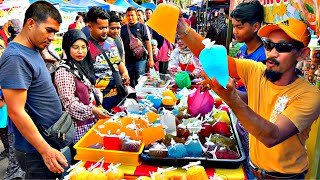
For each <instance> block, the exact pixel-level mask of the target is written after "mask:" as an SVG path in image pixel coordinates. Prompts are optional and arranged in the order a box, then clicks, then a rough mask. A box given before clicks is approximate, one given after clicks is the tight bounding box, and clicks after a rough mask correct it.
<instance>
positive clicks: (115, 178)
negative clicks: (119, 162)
mask: <svg viewBox="0 0 320 180" xmlns="http://www.w3.org/2000/svg"><path fill="white" fill-rule="evenodd" d="M123 178H124V172H123V171H122V170H121V169H118V168H115V169H113V170H111V171H110V172H108V173H107V179H108V180H120V179H123Z"/></svg>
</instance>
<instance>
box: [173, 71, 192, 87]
mask: <svg viewBox="0 0 320 180" xmlns="http://www.w3.org/2000/svg"><path fill="white" fill-rule="evenodd" d="M175 81H176V84H177V86H178V87H179V88H181V89H182V88H184V87H186V88H190V86H191V80H190V77H189V74H188V73H187V72H186V71H182V72H181V73H177V74H175Z"/></svg>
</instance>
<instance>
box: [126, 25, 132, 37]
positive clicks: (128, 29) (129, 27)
mask: <svg viewBox="0 0 320 180" xmlns="http://www.w3.org/2000/svg"><path fill="white" fill-rule="evenodd" d="M127 29H128V33H129V36H130V35H133V34H132V33H131V31H130V27H129V25H128V24H127Z"/></svg>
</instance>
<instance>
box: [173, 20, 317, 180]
mask: <svg viewBox="0 0 320 180" xmlns="http://www.w3.org/2000/svg"><path fill="white" fill-rule="evenodd" d="M177 31H178V34H181V35H182V37H183V38H182V40H184V41H185V42H186V43H187V44H188V46H189V47H190V49H191V50H192V51H193V53H194V54H195V55H199V53H200V51H201V50H202V49H203V47H204V46H203V45H202V44H201V40H202V39H203V38H202V37H201V36H200V35H199V34H197V33H196V32H195V31H194V30H192V29H190V27H188V26H186V24H185V23H183V19H182V18H180V19H179V23H178V28H177ZM258 35H259V36H261V37H264V38H265V39H264V46H265V50H266V56H267V61H266V65H264V64H262V63H257V62H255V61H252V60H238V59H233V58H231V57H228V68H229V75H230V76H231V77H233V78H234V79H237V80H242V82H244V84H245V86H246V88H247V93H248V104H246V103H244V101H242V99H241V98H240V96H239V95H238V94H237V91H236V89H235V85H234V81H233V80H232V79H230V80H229V83H228V85H227V88H226V89H225V88H223V87H222V86H221V85H219V83H218V82H217V80H216V79H214V78H213V79H212V80H209V79H208V77H207V76H206V75H205V77H206V80H205V81H204V83H207V84H209V85H210V87H211V88H212V89H213V90H214V91H215V92H216V93H217V95H219V96H220V97H221V98H222V99H223V100H224V102H226V103H227V104H228V105H229V106H230V108H231V109H232V110H233V112H234V113H235V115H236V116H237V118H238V120H239V121H240V122H241V123H242V125H243V126H244V127H245V128H246V129H247V130H248V132H249V150H250V160H251V161H250V165H251V170H252V172H253V174H254V175H255V176H256V177H257V178H259V179H278V178H286V179H304V177H305V174H306V172H307V170H308V166H309V162H308V156H307V152H306V148H305V142H306V139H307V138H308V134H309V132H310V128H311V125H312V123H313V122H314V121H315V120H316V119H317V118H318V117H319V114H320V91H319V90H318V89H316V88H315V87H314V86H312V85H310V84H309V83H308V82H306V81H304V80H303V79H302V78H299V77H298V75H297V74H296V72H295V67H296V64H297V62H298V61H301V60H303V59H304V58H305V57H307V56H308V55H309V53H310V49H309V48H308V47H307V46H308V44H309V41H310V37H311V36H310V33H309V31H308V30H307V26H306V25H305V24H304V23H303V22H301V21H299V20H296V19H293V18H289V19H285V20H283V21H281V22H278V23H276V24H269V25H265V26H263V27H262V28H261V29H260V30H259V32H258ZM214 60H215V61H217V60H218V59H213V60H212V61H214Z"/></svg>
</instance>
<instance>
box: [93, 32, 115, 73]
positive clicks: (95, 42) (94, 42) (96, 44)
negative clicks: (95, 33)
mask: <svg viewBox="0 0 320 180" xmlns="http://www.w3.org/2000/svg"><path fill="white" fill-rule="evenodd" d="M88 40H89V41H91V42H92V43H93V44H94V45H95V46H96V47H97V48H98V49H99V51H100V52H101V53H102V55H103V57H104V58H105V59H106V60H107V62H108V64H109V66H110V69H111V70H112V74H113V73H115V72H116V73H117V71H116V70H115V69H114V67H113V65H112V63H111V62H110V60H109V58H108V56H107V55H106V52H105V51H104V50H103V49H102V48H101V46H100V45H99V44H98V43H97V41H95V40H94V39H93V38H92V37H91V36H90V37H89V38H88Z"/></svg>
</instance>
